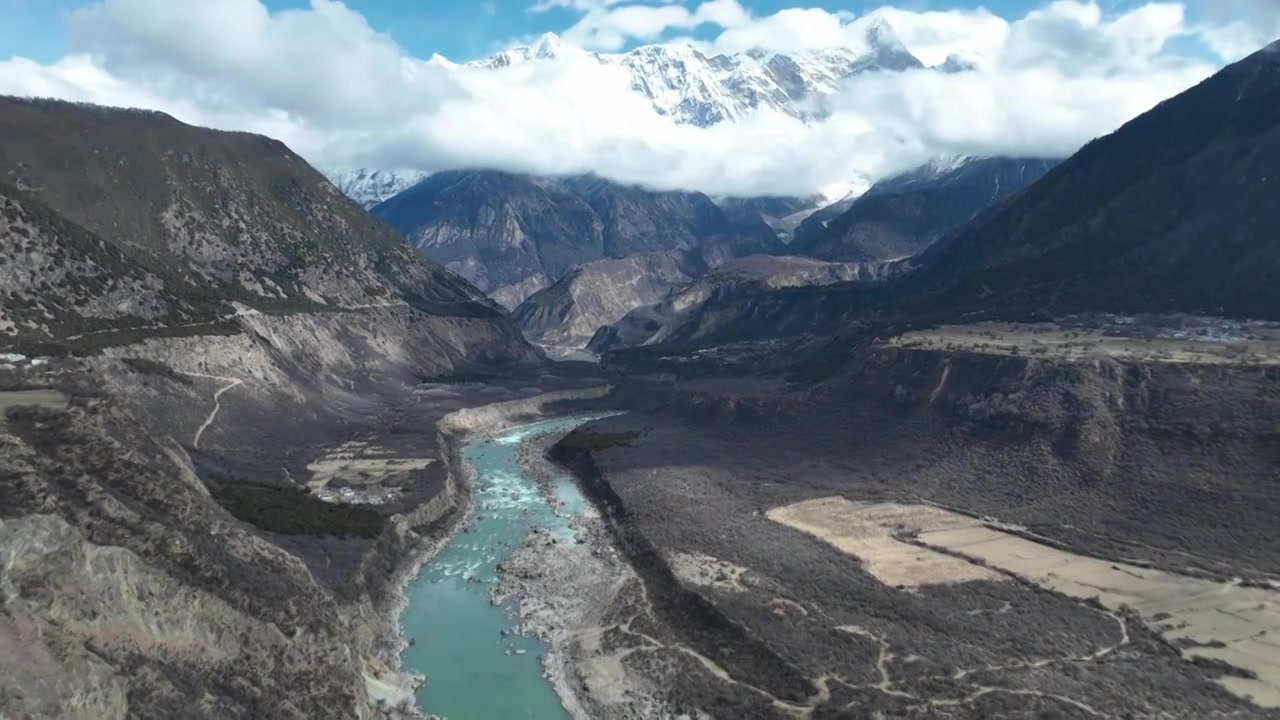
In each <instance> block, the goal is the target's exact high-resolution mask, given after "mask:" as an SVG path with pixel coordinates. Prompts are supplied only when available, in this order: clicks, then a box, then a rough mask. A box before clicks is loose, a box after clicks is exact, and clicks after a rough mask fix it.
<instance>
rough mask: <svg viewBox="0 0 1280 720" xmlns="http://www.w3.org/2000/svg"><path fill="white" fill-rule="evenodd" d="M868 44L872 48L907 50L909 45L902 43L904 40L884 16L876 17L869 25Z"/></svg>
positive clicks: (867, 32) (867, 31)
mask: <svg viewBox="0 0 1280 720" xmlns="http://www.w3.org/2000/svg"><path fill="white" fill-rule="evenodd" d="M866 36H867V44H868V45H870V46H871V49H872V50H906V49H907V46H906V45H903V44H902V40H901V39H900V38H899V37H898V32H897V31H896V30H894V29H893V26H892V25H890V24H889V21H888V20H885V19H884V18H882V17H878V18H874V19H873V20H872V21H871V22H870V23H869V24H868V25H867V30H866Z"/></svg>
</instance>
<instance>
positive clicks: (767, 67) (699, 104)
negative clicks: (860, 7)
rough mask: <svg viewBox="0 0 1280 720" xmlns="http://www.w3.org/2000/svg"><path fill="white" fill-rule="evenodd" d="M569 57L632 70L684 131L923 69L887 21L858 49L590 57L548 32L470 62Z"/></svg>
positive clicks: (637, 85) (681, 48)
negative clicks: (844, 84) (852, 83)
mask: <svg viewBox="0 0 1280 720" xmlns="http://www.w3.org/2000/svg"><path fill="white" fill-rule="evenodd" d="M571 58H579V59H581V58H588V59H593V60H595V61H597V62H600V63H602V64H605V65H612V66H617V67H621V68H624V69H626V70H627V72H628V74H629V75H630V77H631V87H632V89H633V90H635V91H636V92H637V93H640V94H641V95H643V96H645V97H646V98H648V99H649V101H650V102H652V103H653V108H654V110H656V111H657V112H658V113H659V114H661V115H664V116H667V117H670V118H671V119H673V120H674V121H675V122H677V123H680V124H682V125H696V126H698V127H708V126H710V125H715V124H716V123H720V122H726V121H728V122H733V121H737V120H742V119H744V118H746V117H748V116H749V115H751V114H752V113H754V112H757V111H759V110H762V109H768V110H777V111H780V112H784V113H787V114H788V115H792V116H794V117H801V118H803V117H813V116H814V115H815V112H816V103H814V102H813V101H814V100H816V99H817V98H820V97H822V96H824V95H829V94H831V93H833V92H835V91H836V90H837V89H838V87H839V83H840V81H841V80H844V79H846V78H850V77H853V76H855V75H858V74H860V73H864V72H873V71H889V72H902V71H906V70H917V69H923V68H924V67H925V65H924V63H922V62H920V60H919V59H918V58H916V57H915V56H914V55H912V54H911V51H910V50H908V49H907V47H906V46H905V45H904V44H903V43H902V41H901V40H900V39H899V38H898V36H897V33H896V32H895V31H894V29H893V27H892V26H891V25H890V24H889V23H888V22H887V21H885V20H883V19H876V20H874V21H872V22H871V23H869V24H868V25H867V27H866V29H865V31H864V33H863V42H862V43H860V44H859V45H858V46H857V47H833V48H827V49H824V50H817V51H810V52H802V53H793V54H790V55H787V54H782V53H775V52H766V51H763V50H748V51H746V52H741V53H732V54H720V55H712V56H707V55H706V54H704V53H703V52H702V51H700V50H699V49H698V48H696V47H694V46H693V45H690V44H686V43H667V44H656V45H644V46H641V47H638V48H636V49H634V50H631V51H629V52H625V53H594V52H592V53H589V52H587V51H584V50H580V49H578V48H575V47H573V46H571V45H569V44H567V43H565V42H564V41H563V40H561V39H560V38H559V37H557V36H556V35H554V34H547V35H543V36H542V37H541V38H540V39H539V40H538V41H537V42H536V43H534V44H532V45H527V46H521V47H516V48H513V49H511V50H507V51H505V52H501V53H498V54H497V55H494V56H491V57H488V58H485V59H483V60H478V61H475V62H473V63H470V64H471V65H472V66H475V67H482V68H491V69H494V68H502V67H509V66H511V65H517V64H520V63H527V62H539V61H548V60H559V59H571ZM955 62H959V61H958V60H956V61H955ZM953 66H954V63H953Z"/></svg>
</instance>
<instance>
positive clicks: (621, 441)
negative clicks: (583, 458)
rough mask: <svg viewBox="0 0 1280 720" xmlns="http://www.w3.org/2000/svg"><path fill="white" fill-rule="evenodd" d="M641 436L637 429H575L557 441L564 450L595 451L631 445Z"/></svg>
mask: <svg viewBox="0 0 1280 720" xmlns="http://www.w3.org/2000/svg"><path fill="white" fill-rule="evenodd" d="M639 437H640V433H639V432H638V431H635V430H629V431H627V432H596V431H594V430H581V429H579V430H574V431H572V432H570V433H569V434H568V435H565V436H564V437H563V438H562V439H561V440H560V442H558V443H556V445H558V446H559V447H560V448H561V449H563V450H578V451H584V452H593V451H596V450H607V449H608V448H616V447H631V444H632V443H633V442H635V440H636V439H637V438H639Z"/></svg>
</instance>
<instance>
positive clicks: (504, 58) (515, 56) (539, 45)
mask: <svg viewBox="0 0 1280 720" xmlns="http://www.w3.org/2000/svg"><path fill="white" fill-rule="evenodd" d="M573 52H574V48H573V47H572V46H571V45H569V44H568V43H566V42H565V41H564V40H561V39H560V36H559V35H556V34H555V33H546V34H544V35H543V36H542V37H539V38H538V39H537V40H535V41H534V42H533V44H531V45H520V46H518V47H513V48H511V49H510V50H504V51H502V52H500V53H497V54H495V55H490V56H489V57H487V58H485V59H483V60H477V61H475V62H471V63H467V64H468V65H472V66H474V67H484V68H490V69H496V68H504V67H509V66H511V65H519V64H521V63H526V62H531V61H537V60H557V59H559V58H562V57H565V56H566V55H569V54H571V53H573Z"/></svg>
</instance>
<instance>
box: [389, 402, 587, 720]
mask: <svg viewBox="0 0 1280 720" xmlns="http://www.w3.org/2000/svg"><path fill="white" fill-rule="evenodd" d="M597 417H601V416H599V415H593V416H585V417H584V416H579V417H571V418H560V419H554V420H545V421H542V422H538V423H534V424H532V425H525V426H522V427H518V428H515V429H513V430H509V431H506V432H505V433H503V434H500V435H498V436H496V437H489V438H477V439H475V440H472V441H470V442H469V443H467V445H466V447H465V448H464V451H463V457H464V460H465V462H467V463H468V464H470V465H471V467H473V468H474V469H475V477H476V480H475V485H474V488H473V490H474V496H475V504H476V506H475V516H474V518H473V519H472V521H471V523H470V525H469V531H468V532H459V533H457V534H456V535H455V536H454V538H453V540H452V541H450V542H449V543H448V544H447V545H446V546H445V547H443V548H442V549H441V550H440V552H439V553H438V554H436V556H435V557H434V558H432V560H431V561H430V562H429V563H427V564H426V565H424V566H423V568H422V571H421V572H420V573H419V574H418V576H417V577H416V578H414V580H413V581H412V582H411V583H410V584H409V587H408V588H406V596H407V599H408V604H407V606H406V607H405V611H404V614H403V615H402V616H401V629H402V631H403V632H404V636H405V638H406V639H407V640H408V641H410V643H411V644H410V645H409V646H408V647H407V648H406V649H405V652H404V655H403V657H402V660H403V663H404V667H405V669H406V670H410V671H412V672H416V673H420V674H422V675H423V676H425V678H426V682H425V683H424V684H423V685H422V687H421V688H419V689H418V705H419V706H420V707H421V708H422V709H423V710H425V711H426V712H428V713H432V714H434V715H437V716H440V717H444V718H447V720H517V719H519V718H528V719H530V720H565V718H567V714H566V713H565V711H564V709H563V707H561V705H560V700H559V698H558V697H557V696H556V694H555V692H554V691H553V690H552V688H551V684H550V683H549V682H547V680H546V679H545V678H543V676H542V664H541V662H540V659H539V655H540V653H541V652H542V651H543V649H544V648H543V647H542V645H541V643H539V642H538V640H536V639H535V638H530V637H525V636H522V635H517V634H515V633H514V632H512V628H513V627H514V625H515V624H516V619H515V608H514V607H509V606H508V607H502V606H494V605H493V604H491V603H490V593H491V591H492V590H493V587H494V584H495V583H496V582H497V566H498V564H499V563H501V562H502V561H503V560H505V559H506V558H507V557H509V556H510V555H511V554H512V553H513V552H514V551H515V550H517V549H519V548H520V546H521V545H522V544H523V543H524V540H525V538H526V537H527V536H528V534H529V532H530V531H531V530H533V529H534V528H535V527H544V528H547V529H548V530H550V531H551V532H553V533H555V534H557V535H559V536H561V537H564V538H566V539H571V538H572V537H573V533H574V531H573V528H572V527H571V524H570V518H571V517H572V516H573V514H575V513H577V512H581V511H582V509H583V507H584V504H585V499H584V498H583V497H582V495H581V493H580V492H579V491H578V488H577V486H576V485H575V484H574V483H573V481H572V480H571V479H570V478H568V477H560V478H557V479H556V481H555V484H554V487H553V491H554V492H555V493H556V495H557V497H558V499H559V500H560V503H559V505H560V509H559V510H558V511H557V510H555V509H553V507H552V504H551V503H550V502H548V500H547V498H546V497H544V495H543V493H542V491H541V490H540V489H539V488H538V484H537V483H536V482H534V481H533V480H531V479H529V478H526V477H525V476H524V474H523V473H522V472H521V468H520V465H519V463H518V462H517V453H518V451H519V450H520V446H521V444H522V443H523V442H525V441H527V440H529V439H531V438H534V437H537V436H540V435H546V434H549V433H563V432H566V431H568V430H571V429H573V428H574V427H577V426H578V425H581V424H583V423H585V422H588V421H590V420H593V419H595V418H597ZM504 631H505V632H504Z"/></svg>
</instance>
